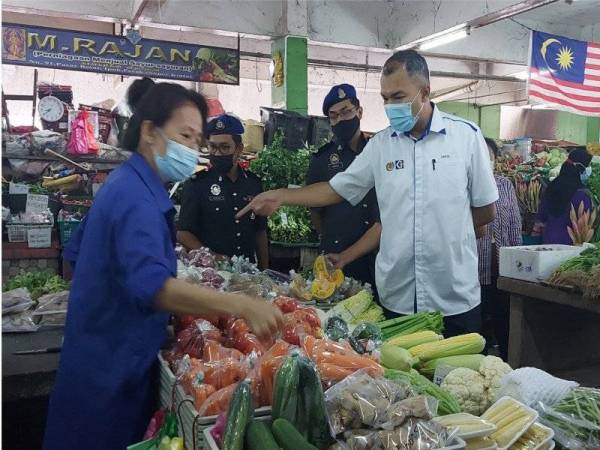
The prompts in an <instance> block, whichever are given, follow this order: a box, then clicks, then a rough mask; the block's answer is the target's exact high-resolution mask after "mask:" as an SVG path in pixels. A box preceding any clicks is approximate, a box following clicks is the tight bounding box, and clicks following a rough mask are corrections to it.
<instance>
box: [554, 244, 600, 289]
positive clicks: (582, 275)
mask: <svg viewBox="0 0 600 450" xmlns="http://www.w3.org/2000/svg"><path fill="white" fill-rule="evenodd" d="M547 281H548V283H550V284H552V285H556V286H559V287H560V286H566V287H571V288H575V289H577V290H578V291H580V292H582V293H583V295H584V298H587V299H591V300H598V299H600V244H598V243H596V244H594V245H593V246H592V247H589V248H586V249H585V250H584V251H582V252H581V253H580V254H579V256H576V257H575V258H571V259H569V260H567V261H565V262H564V263H562V264H561V265H560V266H559V267H558V269H556V270H555V271H554V273H553V274H552V275H551V276H550V278H548V280H547Z"/></svg>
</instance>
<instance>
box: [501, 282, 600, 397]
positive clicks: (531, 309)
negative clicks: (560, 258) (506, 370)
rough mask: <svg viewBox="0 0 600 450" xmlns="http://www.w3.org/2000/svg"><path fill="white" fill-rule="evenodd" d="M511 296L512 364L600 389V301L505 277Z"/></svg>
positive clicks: (505, 283)
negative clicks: (588, 299) (538, 369)
mask: <svg viewBox="0 0 600 450" xmlns="http://www.w3.org/2000/svg"><path fill="white" fill-rule="evenodd" d="M498 288H499V289H501V290H503V291H507V292H509V293H510V335H509V343H508V362H509V364H510V365H511V366H512V367H525V366H531V367H538V368H540V369H543V370H545V371H547V372H549V373H551V374H553V375H555V376H558V377H561V378H566V379H571V380H575V381H577V382H579V383H581V384H584V385H588V386H600V302H593V301H587V300H584V299H583V298H582V296H581V295H576V294H572V293H567V292H564V291H561V290H558V289H554V288H551V287H547V286H543V285H541V284H537V283H529V282H527V281H521V280H516V279H512V278H504V277H500V278H499V279H498Z"/></svg>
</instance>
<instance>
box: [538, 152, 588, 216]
mask: <svg viewBox="0 0 600 450" xmlns="http://www.w3.org/2000/svg"><path fill="white" fill-rule="evenodd" d="M591 162H592V155H590V154H589V153H588V151H587V150H586V149H585V147H584V148H578V149H576V150H573V151H571V153H569V158H568V159H567V160H566V161H565V163H564V164H563V165H562V167H561V168H560V173H559V175H558V176H557V177H556V178H555V179H554V180H553V181H552V182H551V183H550V184H549V185H548V188H547V189H546V193H545V194H544V202H545V203H546V205H547V208H548V213H549V214H550V215H551V216H560V215H561V214H565V213H568V211H569V206H570V204H571V199H572V198H573V196H574V195H575V192H577V190H578V189H581V188H583V183H582V182H581V174H582V173H583V172H584V171H585V168H586V167H587V166H589V165H590V163H591Z"/></svg>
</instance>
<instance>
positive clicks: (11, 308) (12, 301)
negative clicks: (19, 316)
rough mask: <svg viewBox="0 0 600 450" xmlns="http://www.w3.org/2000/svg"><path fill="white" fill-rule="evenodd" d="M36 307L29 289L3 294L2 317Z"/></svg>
mask: <svg viewBox="0 0 600 450" xmlns="http://www.w3.org/2000/svg"><path fill="white" fill-rule="evenodd" d="M33 305H34V302H33V300H32V299H31V294H30V292H29V290H28V289H27V288H18V289H13V290H12V291H6V292H3V293H2V315H3V316H4V315H5V314H15V313H20V312H23V311H26V310H28V309H29V308H31V307H32V306H33Z"/></svg>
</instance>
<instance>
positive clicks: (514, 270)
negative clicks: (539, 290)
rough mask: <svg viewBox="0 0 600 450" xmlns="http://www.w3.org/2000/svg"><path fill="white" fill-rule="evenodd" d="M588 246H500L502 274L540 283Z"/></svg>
mask: <svg viewBox="0 0 600 450" xmlns="http://www.w3.org/2000/svg"><path fill="white" fill-rule="evenodd" d="M585 248H586V247H575V246H573V245H560V244H552V245H523V246H519V247H502V248H500V276H501V277H508V278H516V279H519V280H524V281H531V282H534V283H539V282H540V281H544V280H546V279H547V278H548V277H550V275H552V272H554V271H555V270H556V269H557V268H558V266H560V265H561V264H562V263H563V262H565V261H566V260H568V259H571V258H574V257H575V256H578V255H579V254H580V253H581V252H582V251H583V250H585Z"/></svg>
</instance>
